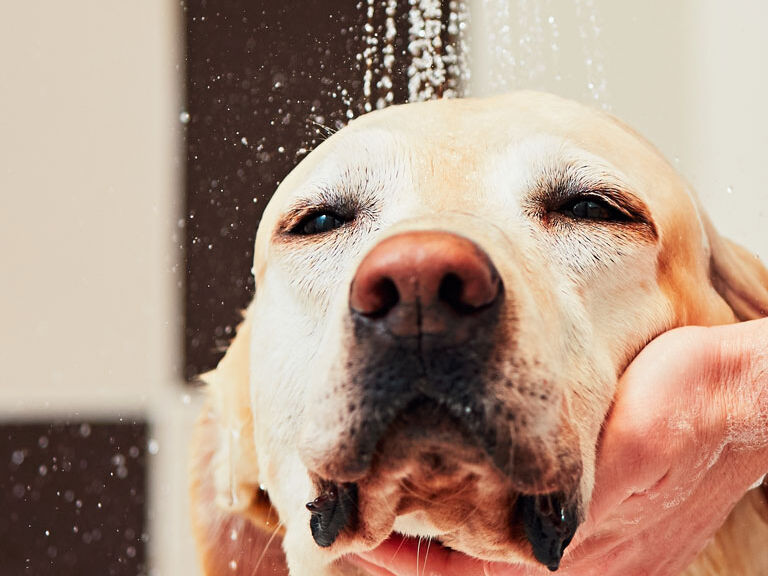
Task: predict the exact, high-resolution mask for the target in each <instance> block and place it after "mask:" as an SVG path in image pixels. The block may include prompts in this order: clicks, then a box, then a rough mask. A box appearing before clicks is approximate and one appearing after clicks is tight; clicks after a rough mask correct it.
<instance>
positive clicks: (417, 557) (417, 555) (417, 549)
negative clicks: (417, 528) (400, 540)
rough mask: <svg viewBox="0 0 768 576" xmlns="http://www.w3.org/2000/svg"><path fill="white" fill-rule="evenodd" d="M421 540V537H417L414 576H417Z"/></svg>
mask: <svg viewBox="0 0 768 576" xmlns="http://www.w3.org/2000/svg"><path fill="white" fill-rule="evenodd" d="M421 540H422V537H421V536H419V541H418V543H417V544H416V576H419V564H420V562H419V555H420V553H421Z"/></svg>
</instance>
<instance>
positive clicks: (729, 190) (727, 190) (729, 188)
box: [725, 186, 733, 194]
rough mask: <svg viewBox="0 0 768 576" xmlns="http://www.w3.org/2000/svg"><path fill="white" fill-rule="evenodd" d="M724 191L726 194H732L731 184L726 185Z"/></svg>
mask: <svg viewBox="0 0 768 576" xmlns="http://www.w3.org/2000/svg"><path fill="white" fill-rule="evenodd" d="M725 191H726V192H727V193H728V194H733V186H728V187H727V188H726V189H725Z"/></svg>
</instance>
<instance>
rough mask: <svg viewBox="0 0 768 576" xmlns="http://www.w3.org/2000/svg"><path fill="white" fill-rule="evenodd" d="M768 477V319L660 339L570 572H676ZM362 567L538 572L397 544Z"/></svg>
mask: <svg viewBox="0 0 768 576" xmlns="http://www.w3.org/2000/svg"><path fill="white" fill-rule="evenodd" d="M766 471H768V318H766V319H761V320H754V321H751V322H744V323H741V324H734V325H729V326H719V327H714V328H698V327H686V328H680V329H677V330H673V331H670V332H667V333H665V334H662V335H661V336H660V337H658V338H657V339H656V340H654V341H653V342H651V343H650V344H649V345H648V346H647V347H646V348H645V349H644V350H643V351H642V352H641V353H640V354H639V355H638V356H637V358H636V359H635V360H634V361H633V362H632V364H631V365H630V366H629V368H628V369H627V370H626V372H625V373H624V375H623V376H622V377H621V380H620V382H619V390H618V393H617V397H616V402H615V405H614V407H613V409H612V411H611V413H610V415H609V417H608V419H607V421H606V425H605V428H604V433H603V436H602V440H601V445H600V450H599V455H598V464H597V476H596V485H595V492H594V496H593V499H592V503H591V506H590V510H589V515H588V518H587V521H586V522H585V524H584V525H582V526H581V527H580V528H579V530H578V532H577V534H576V537H575V538H574V541H573V542H572V543H571V545H570V547H569V548H568V550H566V553H565V557H564V558H563V562H562V564H561V568H560V570H559V572H558V573H560V574H563V575H564V576H591V575H600V576H625V575H627V574H633V575H635V574H643V575H653V576H673V575H674V576H676V575H677V574H679V573H680V572H681V571H682V570H683V569H684V568H685V567H686V566H687V565H688V564H690V562H691V561H693V559H694V558H695V557H696V555H697V554H698V553H699V552H700V551H701V550H702V549H703V548H704V546H705V545H706V544H707V542H708V541H709V539H710V538H711V537H712V535H713V534H714V533H715V532H716V531H717V529H718V528H719V527H720V526H721V525H722V524H723V522H724V521H725V519H726V517H727V516H728V514H729V513H730V511H731V510H732V509H733V507H734V505H735V504H736V503H737V502H738V501H739V500H740V499H741V498H742V496H743V495H744V494H745V493H746V492H747V491H748V489H749V488H750V486H752V485H754V484H755V483H756V482H757V481H759V479H760V478H761V477H762V476H763V475H764V474H765V473H766ZM356 563H358V564H359V565H361V566H363V567H365V568H366V569H367V570H368V571H369V572H370V573H371V574H374V575H376V576H413V575H422V574H427V575H435V576H436V575H440V576H474V575H478V576H533V575H539V574H548V573H549V572H547V570H546V569H544V568H543V567H538V566H519V565H517V566H515V565H509V564H501V563H487V562H480V561H478V560H475V559H472V558H469V557H467V556H465V555H463V554H460V553H458V552H455V551H451V550H447V549H445V548H442V547H438V546H432V547H430V548H429V549H428V544H427V543H423V544H421V545H418V544H416V543H414V542H413V541H410V540H408V541H401V540H400V539H397V538H393V539H390V540H389V541H387V542H385V543H384V544H383V545H382V546H380V547H379V548H377V549H376V550H374V551H372V552H368V553H365V554H361V556H360V558H358V559H357V560H356Z"/></svg>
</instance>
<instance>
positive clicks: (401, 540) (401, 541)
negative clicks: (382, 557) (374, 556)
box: [392, 538, 405, 560]
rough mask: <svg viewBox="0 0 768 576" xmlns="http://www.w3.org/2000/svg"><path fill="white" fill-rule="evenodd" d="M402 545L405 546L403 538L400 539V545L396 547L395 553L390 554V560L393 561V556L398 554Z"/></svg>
mask: <svg viewBox="0 0 768 576" xmlns="http://www.w3.org/2000/svg"><path fill="white" fill-rule="evenodd" d="M403 544H405V538H401V539H400V545H399V546H398V547H397V550H395V553H394V554H392V560H394V559H395V556H397V553H398V552H400V548H402V547H403Z"/></svg>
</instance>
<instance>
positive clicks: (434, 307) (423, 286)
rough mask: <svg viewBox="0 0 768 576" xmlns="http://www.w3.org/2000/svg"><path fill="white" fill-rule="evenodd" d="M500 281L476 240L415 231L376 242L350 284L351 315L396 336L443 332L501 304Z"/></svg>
mask: <svg viewBox="0 0 768 576" xmlns="http://www.w3.org/2000/svg"><path fill="white" fill-rule="evenodd" d="M500 293H501V281H500V280H499V274H498V272H497V271H496V268H495V267H494V265H493V263H492V262H491V259H490V258H489V257H488V255H487V254H486V253H485V252H484V251H483V250H482V249H480V247H479V246H477V245H476V244H475V243H474V242H472V241H471V240H469V239H467V238H464V237H462V236H458V235H456V234H452V233H449V232H442V231H414V232H405V233H401V234H397V235H395V236H391V237H389V238H387V239H385V240H383V241H382V242H380V243H379V244H378V245H377V246H376V247H375V248H373V250H371V251H370V252H369V253H368V254H367V255H366V256H365V258H364V259H363V261H362V262H361V263H360V266H359V267H358V270H357V274H356V275H355V278H354V280H353V282H352V286H351V289H350V295H349V306H350V309H351V310H352V312H353V313H355V314H358V315H360V316H363V317H365V318H367V319H369V320H372V321H375V322H376V323H378V324H380V325H382V326H384V327H386V329H387V330H388V331H389V332H390V333H391V334H393V335H395V336H403V337H407V336H416V335H419V334H431V335H435V334H438V335H439V334H442V333H445V332H447V331H449V330H450V329H451V328H452V327H453V325H454V324H456V323H460V322H463V321H465V320H467V319H468V318H470V317H472V316H473V315H474V314H475V313H476V312H478V311H480V310H483V309H486V308H488V307H490V306H492V305H493V304H494V303H495V302H497V301H498V300H499V295H500Z"/></svg>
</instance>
